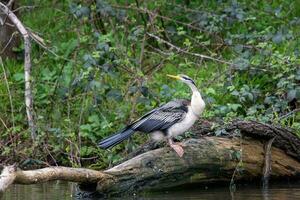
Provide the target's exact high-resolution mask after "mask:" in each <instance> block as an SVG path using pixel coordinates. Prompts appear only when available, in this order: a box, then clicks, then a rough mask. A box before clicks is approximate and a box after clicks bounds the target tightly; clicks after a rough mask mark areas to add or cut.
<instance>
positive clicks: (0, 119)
mask: <svg viewBox="0 0 300 200" xmlns="http://www.w3.org/2000/svg"><path fill="white" fill-rule="evenodd" d="M0 121H1V123H2V124H3V126H4V127H5V128H6V130H7V131H8V130H9V129H8V127H7V125H6V124H5V122H4V121H3V119H2V118H1V117H0Z"/></svg>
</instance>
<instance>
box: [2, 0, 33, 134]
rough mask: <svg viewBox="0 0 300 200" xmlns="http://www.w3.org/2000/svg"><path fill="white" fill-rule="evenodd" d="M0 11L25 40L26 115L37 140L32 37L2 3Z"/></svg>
mask: <svg viewBox="0 0 300 200" xmlns="http://www.w3.org/2000/svg"><path fill="white" fill-rule="evenodd" d="M0 10H1V11H2V12H3V13H4V14H6V15H7V16H8V18H9V19H10V20H11V22H12V23H13V24H14V25H15V26H16V28H17V29H18V31H19V32H20V33H21V35H22V37H23V39H24V48H25V58H24V60H25V61H24V74H25V75H24V76H25V105H26V113H27V120H28V125H29V128H30V131H31V137H32V139H35V138H36V125H35V122H34V115H33V97H32V89H31V78H30V77H31V59H30V52H31V44H30V36H29V33H28V31H27V30H26V28H25V27H24V25H23V24H22V22H21V21H20V20H19V19H18V18H17V16H16V15H15V14H14V13H13V12H12V11H11V10H10V9H9V8H8V7H7V6H6V5H4V4H3V3H1V2H0Z"/></svg>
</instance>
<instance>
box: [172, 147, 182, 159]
mask: <svg viewBox="0 0 300 200" xmlns="http://www.w3.org/2000/svg"><path fill="white" fill-rule="evenodd" d="M170 146H171V148H172V149H174V151H175V152H176V153H177V154H178V156H179V157H180V158H181V157H182V156H183V154H184V150H183V148H182V144H171V145H170Z"/></svg>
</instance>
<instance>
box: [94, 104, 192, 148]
mask: <svg viewBox="0 0 300 200" xmlns="http://www.w3.org/2000/svg"><path fill="white" fill-rule="evenodd" d="M189 104H190V101H189V100H185V99H178V100H174V101H170V102H168V103H167V104H164V105H162V106H160V107H158V108H156V109H154V110H152V111H150V112H148V113H146V114H145V115H143V116H142V117H141V118H139V119H138V120H136V121H134V122H133V123H131V124H130V125H128V126H127V127H126V128H124V129H123V130H121V131H119V132H117V133H115V134H114V135H112V136H109V137H108V138H106V139H104V140H102V141H101V142H100V143H99V147H101V148H103V149H107V148H110V147H113V146H115V145H117V144H119V143H120V142H122V141H123V140H125V139H127V138H129V137H130V136H131V135H132V134H133V133H134V132H135V131H140V132H144V133H151V132H154V131H162V132H165V131H166V130H167V129H168V128H170V127H171V126H172V125H174V124H175V123H177V122H180V121H181V120H183V119H184V117H185V115H186V113H187V112H188V105H189Z"/></svg>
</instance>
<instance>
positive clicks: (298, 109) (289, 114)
mask: <svg viewBox="0 0 300 200" xmlns="http://www.w3.org/2000/svg"><path fill="white" fill-rule="evenodd" d="M297 112H300V108H297V109H295V110H293V111H291V112H288V113H287V114H285V115H282V116H281V117H279V119H278V120H283V119H285V118H287V117H289V116H291V115H293V114H294V113H297Z"/></svg>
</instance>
